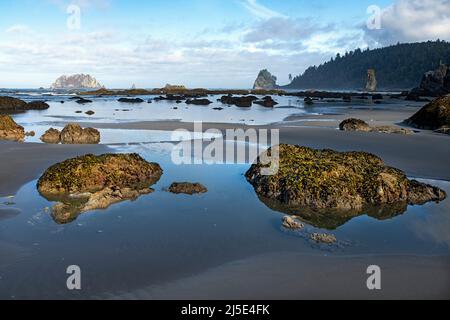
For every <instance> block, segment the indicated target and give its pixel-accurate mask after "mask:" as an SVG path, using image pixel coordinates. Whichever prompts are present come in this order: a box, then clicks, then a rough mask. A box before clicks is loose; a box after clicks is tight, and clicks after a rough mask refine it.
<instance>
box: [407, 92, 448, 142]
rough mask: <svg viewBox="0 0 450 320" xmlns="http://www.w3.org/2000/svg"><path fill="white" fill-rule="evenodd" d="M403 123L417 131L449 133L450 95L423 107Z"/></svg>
mask: <svg viewBox="0 0 450 320" xmlns="http://www.w3.org/2000/svg"><path fill="white" fill-rule="evenodd" d="M405 123H406V124H408V125H410V126H413V127H415V128H419V129H425V130H436V131H437V132H440V133H447V132H449V130H448V128H449V127H450V95H446V96H442V97H440V98H437V99H435V100H433V101H432V102H430V103H428V104H427V105H425V106H424V107H423V108H422V109H420V110H419V111H418V112H417V113H415V114H414V115H413V116H412V117H411V118H409V119H407V120H405Z"/></svg>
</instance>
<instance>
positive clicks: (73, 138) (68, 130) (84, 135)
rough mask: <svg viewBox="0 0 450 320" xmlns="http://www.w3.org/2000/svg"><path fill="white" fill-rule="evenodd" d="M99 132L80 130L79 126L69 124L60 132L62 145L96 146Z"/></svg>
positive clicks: (92, 129)
mask: <svg viewBox="0 0 450 320" xmlns="http://www.w3.org/2000/svg"><path fill="white" fill-rule="evenodd" d="M99 142H100V132H99V131H98V130H97V129H94V128H84V129H83V128H81V126H80V125H78V124H75V123H69V124H68V125H66V126H65V127H64V129H63V130H62V131H61V143H63V144H98V143H99Z"/></svg>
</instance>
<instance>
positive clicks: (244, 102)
mask: <svg viewBox="0 0 450 320" xmlns="http://www.w3.org/2000/svg"><path fill="white" fill-rule="evenodd" d="M218 101H219V102H222V103H223V104H228V105H235V106H237V107H240V108H250V107H251V106H252V104H253V103H255V104H258V105H261V106H263V107H267V108H273V107H274V106H275V105H277V104H278V103H277V102H275V101H274V100H273V99H272V97H270V96H266V97H264V98H262V99H261V100H259V99H258V97H256V96H253V95H249V96H241V97H236V96H233V95H231V94H229V95H226V96H222V97H221V98H220V99H218Z"/></svg>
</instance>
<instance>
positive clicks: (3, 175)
mask: <svg viewBox="0 0 450 320" xmlns="http://www.w3.org/2000/svg"><path fill="white" fill-rule="evenodd" d="M0 150H1V152H0V163H1V166H0V196H9V195H14V194H15V193H16V191H17V190H18V189H19V188H20V187H21V186H22V185H23V184H25V183H27V182H29V181H31V180H33V179H36V178H38V177H39V176H40V175H41V174H42V172H43V171H44V170H45V169H47V168H48V167H49V166H51V165H52V164H55V163H57V162H59V161H62V160H65V159H68V158H71V157H74V156H78V155H82V154H87V153H94V154H100V153H104V152H107V150H108V148H107V147H106V146H103V145H86V146H77V145H49V144H37V143H17V142H6V141H0Z"/></svg>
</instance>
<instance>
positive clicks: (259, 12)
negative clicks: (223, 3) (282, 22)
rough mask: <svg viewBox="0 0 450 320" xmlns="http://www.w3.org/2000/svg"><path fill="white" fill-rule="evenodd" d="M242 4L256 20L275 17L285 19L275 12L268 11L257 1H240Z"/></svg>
mask: <svg viewBox="0 0 450 320" xmlns="http://www.w3.org/2000/svg"><path fill="white" fill-rule="evenodd" d="M241 1H242V4H243V5H244V7H245V8H247V10H248V11H250V13H251V14H253V15H254V16H256V17H258V18H262V19H270V18H275V17H279V18H280V17H281V18H283V17H286V16H285V15H283V14H281V13H279V12H276V11H274V10H272V9H269V8H267V7H265V6H263V5H262V4H260V3H258V2H257V0H241Z"/></svg>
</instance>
